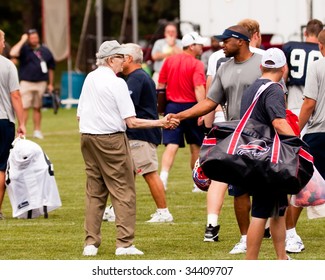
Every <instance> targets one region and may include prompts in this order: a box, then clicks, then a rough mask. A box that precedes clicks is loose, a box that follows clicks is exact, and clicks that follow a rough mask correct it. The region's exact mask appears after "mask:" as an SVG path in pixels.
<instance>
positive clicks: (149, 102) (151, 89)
mask: <svg viewBox="0 0 325 280" xmlns="http://www.w3.org/2000/svg"><path fill="white" fill-rule="evenodd" d="M124 47H125V48H127V51H128V54H127V55H126V56H125V62H124V64H123V74H124V75H126V76H127V77H126V83H127V85H128V88H129V92H130V95H131V99H132V101H133V104H134V107H135V111H136V114H137V118H143V119H158V111H157V94H156V86H155V83H154V81H153V80H152V79H151V77H150V76H149V75H148V74H147V73H146V72H145V71H144V70H143V69H142V67H141V64H142V61H143V53H142V50H141V47H140V46H138V45H136V44H132V43H129V44H125V45H124ZM126 134H127V136H128V139H129V143H130V146H131V152H132V157H133V161H134V163H135V167H136V173H137V174H139V175H142V176H143V178H144V179H145V181H146V182H147V184H148V186H149V189H150V192H151V194H152V197H153V199H154V201H155V203H156V206H157V210H156V212H155V213H154V214H153V215H151V219H150V220H149V221H148V222H150V223H155V222H158V223H159V222H172V221H173V216H172V215H171V214H170V212H169V210H168V208H167V202H166V196H165V189H164V186H163V183H162V181H161V179H160V177H159V175H158V156H157V146H158V145H159V144H160V143H161V129H160V128H150V129H131V128H128V129H127V130H126Z"/></svg>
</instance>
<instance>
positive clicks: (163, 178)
mask: <svg viewBox="0 0 325 280" xmlns="http://www.w3.org/2000/svg"><path fill="white" fill-rule="evenodd" d="M159 177H160V179H161V181H162V182H163V184H164V188H165V190H166V189H167V181H168V171H160V175H159Z"/></svg>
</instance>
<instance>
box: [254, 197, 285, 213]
mask: <svg viewBox="0 0 325 280" xmlns="http://www.w3.org/2000/svg"><path fill="white" fill-rule="evenodd" d="M252 197H253V199H252V217H255V218H261V219H267V218H272V217H279V216H280V217H282V216H284V214H285V210H286V208H287V206H288V197H287V195H286V194H265V193H256V194H255V193H254V194H253V195H252Z"/></svg>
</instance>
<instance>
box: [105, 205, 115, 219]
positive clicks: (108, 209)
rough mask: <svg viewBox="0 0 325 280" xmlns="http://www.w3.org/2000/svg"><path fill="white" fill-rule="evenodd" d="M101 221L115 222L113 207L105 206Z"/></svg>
mask: <svg viewBox="0 0 325 280" xmlns="http://www.w3.org/2000/svg"><path fill="white" fill-rule="evenodd" d="M103 221H108V222H115V212H114V208H113V205H110V206H107V207H106V209H105V212H104V215H103Z"/></svg>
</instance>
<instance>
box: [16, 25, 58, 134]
mask: <svg viewBox="0 0 325 280" xmlns="http://www.w3.org/2000/svg"><path fill="white" fill-rule="evenodd" d="M10 55H11V57H13V58H17V59H19V80H20V92H21V97H22V101H23V107H24V118H25V125H26V123H27V119H28V111H29V109H30V108H33V122H34V134H33V136H34V137H35V138H39V139H43V134H42V132H41V118H42V116H41V108H42V96H43V94H44V93H45V91H46V89H47V90H48V91H49V92H52V91H53V89H54V86H53V83H54V69H55V61H54V58H53V55H52V53H51V51H50V50H49V49H48V48H47V47H45V46H44V45H42V44H41V43H40V38H39V35H38V33H37V30H36V29H30V30H28V32H27V33H25V34H23V35H22V37H21V39H20V41H19V42H18V43H17V44H15V45H14V46H13V47H12V48H11V50H10Z"/></svg>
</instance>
